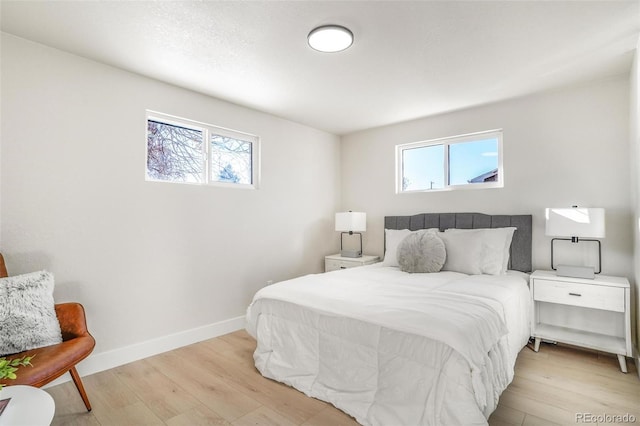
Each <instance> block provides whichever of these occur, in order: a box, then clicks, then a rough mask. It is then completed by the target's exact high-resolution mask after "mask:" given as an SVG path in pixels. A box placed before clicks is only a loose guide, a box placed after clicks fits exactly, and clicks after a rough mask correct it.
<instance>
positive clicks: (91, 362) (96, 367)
mask: <svg viewBox="0 0 640 426" xmlns="http://www.w3.org/2000/svg"><path fill="white" fill-rule="evenodd" d="M244 326H245V317H244V316H241V317H236V318H231V319H228V320H224V321H220V322H216V323H213V324H209V325H205V326H202V327H198V328H193V329H191V330H186V331H181V332H180V333H174V334H170V335H168V336H163V337H158V338H156V339H151V340H147V341H146V342H141V343H136V344H135V345H129V346H125V347H123V348H118V349H113V350H110V351H106V352H100V353H97V354H96V353H94V354H91V355H89V357H88V358H86V359H85V360H83V361H82V362H80V363H79V364H78V365H77V367H76V368H77V370H78V373H79V374H80V376H82V377H84V376H88V375H90V374H94V373H99V372H101V371H105V370H109V369H111V368H115V367H118V366H120V365H124V364H128V363H130V362H133V361H137V360H139V359H143V358H148V357H150V356H153V355H157V354H160V353H163V352H167V351H170V350H173V349H177V348H181V347H183V346H187V345H191V344H193V343H197V342H201V341H203V340H207V339H212V338H214V337H218V336H222V335H224V334H228V333H231V332H234V331H237V330H241V329H243V328H244ZM69 380H71V375H70V374H69V373H65V374H64V375H62V376H61V377H59V378H58V379H56V380H54V381H53V382H51V383H49V384H48V385H46V386H44V387H45V388H48V387H51V386H56V385H59V384H61V383H65V382H68V381H69Z"/></svg>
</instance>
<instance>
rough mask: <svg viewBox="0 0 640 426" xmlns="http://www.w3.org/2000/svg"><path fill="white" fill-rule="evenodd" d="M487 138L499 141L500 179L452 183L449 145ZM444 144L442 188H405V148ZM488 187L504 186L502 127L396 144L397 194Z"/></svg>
mask: <svg viewBox="0 0 640 426" xmlns="http://www.w3.org/2000/svg"><path fill="white" fill-rule="evenodd" d="M486 139H497V141H498V179H497V180H496V181H492V182H483V183H480V182H478V183H465V184H462V185H460V184H459V185H451V184H450V183H449V182H450V181H451V176H450V174H449V168H450V160H449V147H450V146H451V145H456V144H461V143H467V142H474V141H481V140H486ZM437 145H442V146H443V147H444V155H443V159H442V161H443V172H444V185H443V187H442V188H433V189H412V190H405V189H403V188H402V182H403V177H404V163H403V153H404V151H405V150H409V149H415V148H424V147H428V146H437ZM487 188H504V167H503V153H502V129H494V130H487V131H482V132H475V133H467V134H464V135H458V136H448V137H444V138H438V139H429V140H426V141H419V142H410V143H405V144H399V145H396V194H413V193H419V192H441V191H453V190H468V189H487Z"/></svg>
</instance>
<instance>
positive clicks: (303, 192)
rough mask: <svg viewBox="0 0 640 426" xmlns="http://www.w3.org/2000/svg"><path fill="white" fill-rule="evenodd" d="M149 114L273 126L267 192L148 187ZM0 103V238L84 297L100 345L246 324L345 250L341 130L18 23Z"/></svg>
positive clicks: (268, 135)
mask: <svg viewBox="0 0 640 426" xmlns="http://www.w3.org/2000/svg"><path fill="white" fill-rule="evenodd" d="M145 109H151V110H155V111H161V112H164V113H168V114H173V115H176V116H180V117H186V118H189V119H192V120H198V121H202V122H206V123H211V124H215V125H219V126H223V127H227V128H231V129H236V130H240V131H244V132H248V133H252V134H256V135H258V136H260V138H261V147H262V164H261V166H262V179H261V185H260V189H259V190H238V189H227V188H218V187H206V186H191V185H180V184H169V183H154V182H145V179H144V176H145V149H146V148H145V146H146V140H145V128H146V123H145ZM2 112H3V115H2V134H1V136H2V158H1V160H2V163H1V172H2V176H1V185H2V192H1V195H2V197H1V198H2V210H1V214H2V224H1V238H2V239H1V243H2V244H1V247H0V248H1V250H2V252H4V254H5V255H6V258H7V263H8V267H9V268H10V273H12V274H18V273H23V272H27V271H32V270H37V269H42V268H45V269H47V270H50V271H52V272H53V273H54V274H55V277H56V289H55V294H54V296H55V298H56V300H57V301H67V300H73V301H79V302H81V303H83V304H84V306H85V308H86V311H87V315H88V323H89V327H90V329H91V332H92V334H93V335H94V336H95V338H96V340H97V346H96V350H95V353H96V354H100V353H106V352H108V351H111V350H117V349H118V348H122V347H125V346H127V345H132V344H138V343H140V342H145V341H148V340H150V339H154V338H161V337H163V336H167V335H170V334H171V333H180V332H183V331H185V330H191V329H196V328H198V327H203V326H207V325H210V324H215V323H218V322H224V321H225V320H228V319H237V318H238V317H241V316H243V315H244V313H245V310H246V307H247V306H248V304H249V302H250V300H251V297H252V296H253V294H254V293H255V291H256V290H257V289H258V288H260V287H261V286H263V285H264V284H265V283H266V281H267V280H275V281H279V280H282V279H285V278H290V277H293V276H297V275H301V274H303V273H311V272H320V271H322V267H323V256H324V255H326V254H329V253H331V252H332V251H334V250H336V249H337V244H338V240H337V237H336V235H335V232H334V231H333V214H334V212H335V211H336V210H337V207H338V204H339V203H338V202H339V197H340V186H339V185H340V183H339V182H340V167H339V162H340V140H339V138H338V137H337V136H335V135H331V134H328V133H325V132H321V131H318V130H314V129H312V128H309V127H305V126H302V125H299V124H295V123H292V122H290V121H286V120H283V119H280V118H277V117H274V116H270V115H267V114H264V113H261V112H257V111H254V110H250V109H247V108H243V107H240V106H237V105H233V104H230V103H227V102H223V101H220V100H216V99H213V98H211V97H207V96H203V95H200V94H197V93H194V92H190V91H187V90H183V89H180V88H177V87H174V86H171V85H167V84H164V83H161V82H158V81H155V80H151V79H148V78H144V77H142V76H139V75H136V74H132V73H128V72H125V71H122V70H119V69H116V68H112V67H109V66H105V65H103V64H99V63H96V62H93V61H90V60H86V59H84V58H80V57H77V56H74V55H70V54H67V53H64V52H61V51H58V50H55V49H51V48H48V47H45V46H42V45H39V44H35V43H32V42H28V41H25V40H22V39H19V38H16V37H13V36H10V35H7V34H3V35H2ZM240 319H241V318H240ZM236 324H237V322H236ZM240 324H241V325H242V324H243V323H242V322H240Z"/></svg>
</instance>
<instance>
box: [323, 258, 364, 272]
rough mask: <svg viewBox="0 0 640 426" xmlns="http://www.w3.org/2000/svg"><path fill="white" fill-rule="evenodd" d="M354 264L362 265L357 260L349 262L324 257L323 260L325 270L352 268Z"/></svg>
mask: <svg viewBox="0 0 640 426" xmlns="http://www.w3.org/2000/svg"><path fill="white" fill-rule="evenodd" d="M356 266H362V264H361V263H357V262H349V261H344V260H336V259H326V260H325V261H324V270H325V271H327V272H329V271H336V270H338V269H347V268H353V267H356Z"/></svg>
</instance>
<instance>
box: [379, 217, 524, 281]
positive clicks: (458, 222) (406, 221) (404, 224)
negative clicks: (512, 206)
mask: <svg viewBox="0 0 640 426" xmlns="http://www.w3.org/2000/svg"><path fill="white" fill-rule="evenodd" d="M507 226H514V227H516V228H518V229H517V230H516V232H515V233H514V234H513V240H512V241H511V254H510V257H509V269H513V270H516V271H522V272H531V215H487V214H482V213H422V214H416V215H413V216H385V218H384V228H385V229H410V230H411V231H415V230H418V229H427V228H439V229H440V230H441V231H444V230H445V229H448V228H459V229H476V228H504V227H507Z"/></svg>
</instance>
